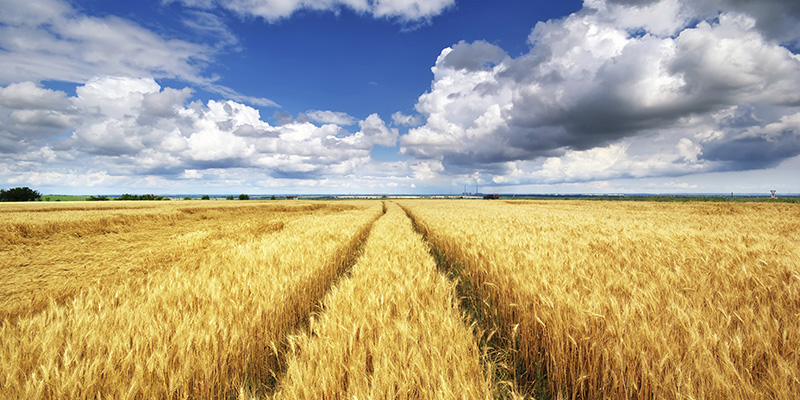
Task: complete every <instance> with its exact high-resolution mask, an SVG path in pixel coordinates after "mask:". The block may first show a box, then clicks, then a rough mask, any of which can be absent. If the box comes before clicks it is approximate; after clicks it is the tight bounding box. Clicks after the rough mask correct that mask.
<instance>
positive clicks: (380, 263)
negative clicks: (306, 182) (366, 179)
mask: <svg viewBox="0 0 800 400" xmlns="http://www.w3.org/2000/svg"><path fill="white" fill-rule="evenodd" d="M384 204H385V203H384ZM290 346H291V350H292V353H291V358H290V360H289V361H288V370H287V372H286V375H285V376H284V379H283V381H282V382H281V383H280V388H279V389H280V391H279V392H278V393H276V394H275V397H274V398H276V399H284V398H285V399H318V398H331V399H333V398H416V399H428V398H430V399H433V398H462V399H485V398H490V397H491V393H492V390H491V388H490V387H489V382H488V380H487V379H486V378H485V374H484V371H483V369H482V368H483V365H482V363H481V355H480V351H479V348H478V347H477V345H476V344H475V340H474V338H473V332H472V327H471V326H467V324H465V321H464V319H463V318H462V314H461V311H460V310H459V308H458V305H457V299H456V291H455V286H454V284H453V283H452V282H451V281H449V280H448V279H447V278H446V277H444V276H443V275H442V274H440V273H439V272H438V271H437V270H436V263H435V261H434V259H433V258H432V257H431V256H430V254H429V252H428V249H427V247H426V245H425V244H424V242H423V240H422V237H421V236H420V235H419V234H418V233H416V232H414V229H413V226H412V224H411V220H410V219H409V218H408V217H407V216H406V215H405V214H404V213H403V211H402V210H401V209H400V208H399V207H398V206H397V205H395V204H393V203H390V204H389V207H388V211H387V213H386V215H385V216H383V217H382V219H380V220H378V221H377V222H376V224H375V226H374V228H373V230H372V232H371V233H370V236H369V237H368V238H367V242H366V243H365V245H364V249H363V253H362V254H361V256H360V257H359V259H358V261H357V262H356V265H355V266H354V267H353V269H352V272H351V274H350V275H349V276H348V277H346V278H344V279H342V280H340V282H339V283H337V284H336V285H335V286H334V287H333V288H332V289H331V290H330V292H329V293H328V295H326V297H325V299H324V303H323V309H322V312H321V313H319V314H317V315H315V316H314V317H313V319H312V320H311V323H310V329H309V331H308V332H304V333H302V334H300V335H297V336H294V337H292V338H291V340H290Z"/></svg>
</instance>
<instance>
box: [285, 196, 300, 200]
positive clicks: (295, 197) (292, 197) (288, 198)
mask: <svg viewBox="0 0 800 400" xmlns="http://www.w3.org/2000/svg"><path fill="white" fill-rule="evenodd" d="M286 200H297V196H286Z"/></svg>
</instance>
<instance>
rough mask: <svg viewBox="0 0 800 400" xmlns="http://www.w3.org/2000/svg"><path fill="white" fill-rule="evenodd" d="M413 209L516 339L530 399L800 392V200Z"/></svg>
mask: <svg viewBox="0 0 800 400" xmlns="http://www.w3.org/2000/svg"><path fill="white" fill-rule="evenodd" d="M401 204H402V205H403V206H404V207H405V208H406V209H407V210H408V211H409V214H410V215H411V216H413V218H414V220H415V222H416V224H417V226H418V227H419V228H420V230H421V231H422V232H424V233H425V235H426V237H427V239H428V240H429V241H430V242H431V243H432V244H433V245H434V246H436V247H437V248H438V249H440V251H441V252H442V253H443V254H444V255H445V256H446V257H447V258H448V259H449V260H450V262H451V268H455V269H456V270H457V274H458V275H459V276H460V278H461V279H462V280H465V281H468V282H470V283H471V286H470V287H471V288H474V296H476V297H478V298H480V299H481V301H483V302H485V303H487V304H489V305H490V311H491V315H490V317H491V318H487V320H488V321H489V322H490V323H491V324H493V326H497V328H498V329H501V330H502V331H504V332H505V335H506V336H507V337H513V341H511V347H512V349H510V352H511V353H512V354H514V355H515V358H516V362H517V364H518V365H519V366H520V369H521V370H522V371H523V372H522V373H521V375H523V376H521V377H520V378H521V381H524V382H527V385H528V386H529V388H528V391H529V392H533V393H534V394H535V393H538V394H540V395H545V394H546V395H549V396H552V397H557V398H577V399H596V398H615V399H622V398H658V399H712V398H713V399H718V398H725V399H793V398H797V394H798V393H800V380H798V379H800V353H799V352H798V351H799V350H798V349H800V208H798V207H797V206H796V205H790V204H763V203H758V204H712V203H688V204H680V203H640V202H636V203H624V202H615V203H609V202H549V201H548V202H506V203H499V202H498V203H491V204H489V203H487V202H447V201H406V202H403V203H401ZM532 388H533V389H532ZM534 389H535V390H534Z"/></svg>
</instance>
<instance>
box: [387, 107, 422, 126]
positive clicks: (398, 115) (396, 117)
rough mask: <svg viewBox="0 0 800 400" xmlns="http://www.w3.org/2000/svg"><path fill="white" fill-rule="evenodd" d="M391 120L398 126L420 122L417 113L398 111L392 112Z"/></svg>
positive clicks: (414, 124) (413, 124)
mask: <svg viewBox="0 0 800 400" xmlns="http://www.w3.org/2000/svg"><path fill="white" fill-rule="evenodd" d="M392 122H394V124H395V125H399V126H411V127H413V126H417V125H419V124H421V123H422V118H421V117H420V116H419V115H405V114H403V113H402V112H400V111H397V112H395V113H394V114H392Z"/></svg>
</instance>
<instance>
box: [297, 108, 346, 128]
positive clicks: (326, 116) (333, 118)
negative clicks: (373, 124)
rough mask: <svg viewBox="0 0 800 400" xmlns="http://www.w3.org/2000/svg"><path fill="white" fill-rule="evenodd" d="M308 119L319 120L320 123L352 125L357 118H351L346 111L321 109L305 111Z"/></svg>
mask: <svg viewBox="0 0 800 400" xmlns="http://www.w3.org/2000/svg"><path fill="white" fill-rule="evenodd" d="M305 115H306V116H307V117H308V119H309V120H310V121H313V122H319V123H321V124H335V125H344V126H347V125H353V124H355V123H356V122H357V121H358V120H356V119H355V118H353V117H352V116H350V115H347V113H343V112H339V111H322V110H312V111H308V112H306V113H305Z"/></svg>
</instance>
